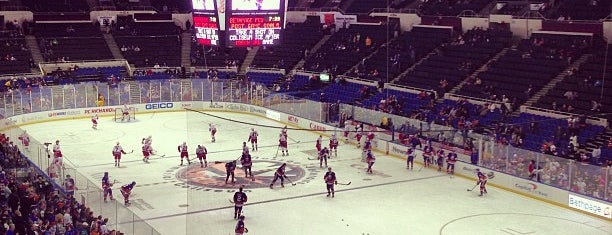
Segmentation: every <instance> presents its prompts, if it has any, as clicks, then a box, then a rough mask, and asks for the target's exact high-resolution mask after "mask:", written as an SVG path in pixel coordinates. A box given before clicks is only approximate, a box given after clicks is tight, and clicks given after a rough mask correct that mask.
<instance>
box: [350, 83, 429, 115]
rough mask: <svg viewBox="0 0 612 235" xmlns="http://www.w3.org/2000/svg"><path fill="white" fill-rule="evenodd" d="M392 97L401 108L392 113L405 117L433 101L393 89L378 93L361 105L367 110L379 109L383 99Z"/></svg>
mask: <svg viewBox="0 0 612 235" xmlns="http://www.w3.org/2000/svg"><path fill="white" fill-rule="evenodd" d="M392 96H393V97H395V98H396V99H397V102H398V104H399V107H400V109H399V110H394V112H392V113H394V114H399V115H403V116H409V115H410V114H411V113H412V112H413V111H414V110H417V109H419V108H421V107H423V106H425V105H426V104H428V103H429V102H430V101H431V99H430V97H425V98H422V99H421V98H419V97H418V96H417V94H413V93H408V92H402V91H398V90H392V89H383V90H382V92H377V93H376V94H374V95H373V96H371V97H369V98H367V99H365V100H363V101H361V104H362V106H363V107H366V108H371V107H378V106H379V105H380V103H381V101H382V100H383V99H388V98H389V97H392Z"/></svg>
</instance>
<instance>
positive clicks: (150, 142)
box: [140, 136, 153, 145]
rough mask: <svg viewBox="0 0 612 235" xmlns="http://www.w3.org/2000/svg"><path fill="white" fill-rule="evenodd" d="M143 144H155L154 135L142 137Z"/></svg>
mask: <svg viewBox="0 0 612 235" xmlns="http://www.w3.org/2000/svg"><path fill="white" fill-rule="evenodd" d="M140 142H141V143H142V144H146V145H151V144H153V137H152V136H149V137H146V138H142V141H140Z"/></svg>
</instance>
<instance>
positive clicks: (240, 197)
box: [234, 186, 247, 219]
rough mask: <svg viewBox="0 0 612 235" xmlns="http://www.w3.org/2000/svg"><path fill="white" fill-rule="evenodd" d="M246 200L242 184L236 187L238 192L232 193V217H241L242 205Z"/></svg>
mask: <svg viewBox="0 0 612 235" xmlns="http://www.w3.org/2000/svg"><path fill="white" fill-rule="evenodd" d="M246 202H247V195H246V193H244V192H243V191H242V186H240V188H238V192H235V193H234V219H237V218H239V217H242V216H241V215H240V213H242V206H243V205H244V203H246Z"/></svg>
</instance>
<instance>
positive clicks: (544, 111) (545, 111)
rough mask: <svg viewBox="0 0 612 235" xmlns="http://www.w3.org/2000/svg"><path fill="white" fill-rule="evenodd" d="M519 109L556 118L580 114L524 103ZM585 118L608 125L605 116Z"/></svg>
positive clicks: (593, 122) (590, 121) (592, 122)
mask: <svg viewBox="0 0 612 235" xmlns="http://www.w3.org/2000/svg"><path fill="white" fill-rule="evenodd" d="M520 110H521V112H522V113H531V114H536V115H542V116H548V117H556V118H569V117H571V116H579V115H580V114H576V113H568V112H563V111H556V110H551V109H545V108H538V107H533V106H525V105H522V106H521V108H520ZM586 118H587V119H586V122H587V123H588V124H591V125H598V126H603V127H606V128H607V127H609V126H608V124H609V123H608V120H607V119H605V118H600V117H595V116H586Z"/></svg>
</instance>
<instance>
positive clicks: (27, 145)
mask: <svg viewBox="0 0 612 235" xmlns="http://www.w3.org/2000/svg"><path fill="white" fill-rule="evenodd" d="M18 139H19V140H20V141H21V144H22V145H23V148H25V150H26V151H30V136H28V133H27V132H26V131H23V133H21V135H20V136H19V137H18Z"/></svg>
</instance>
